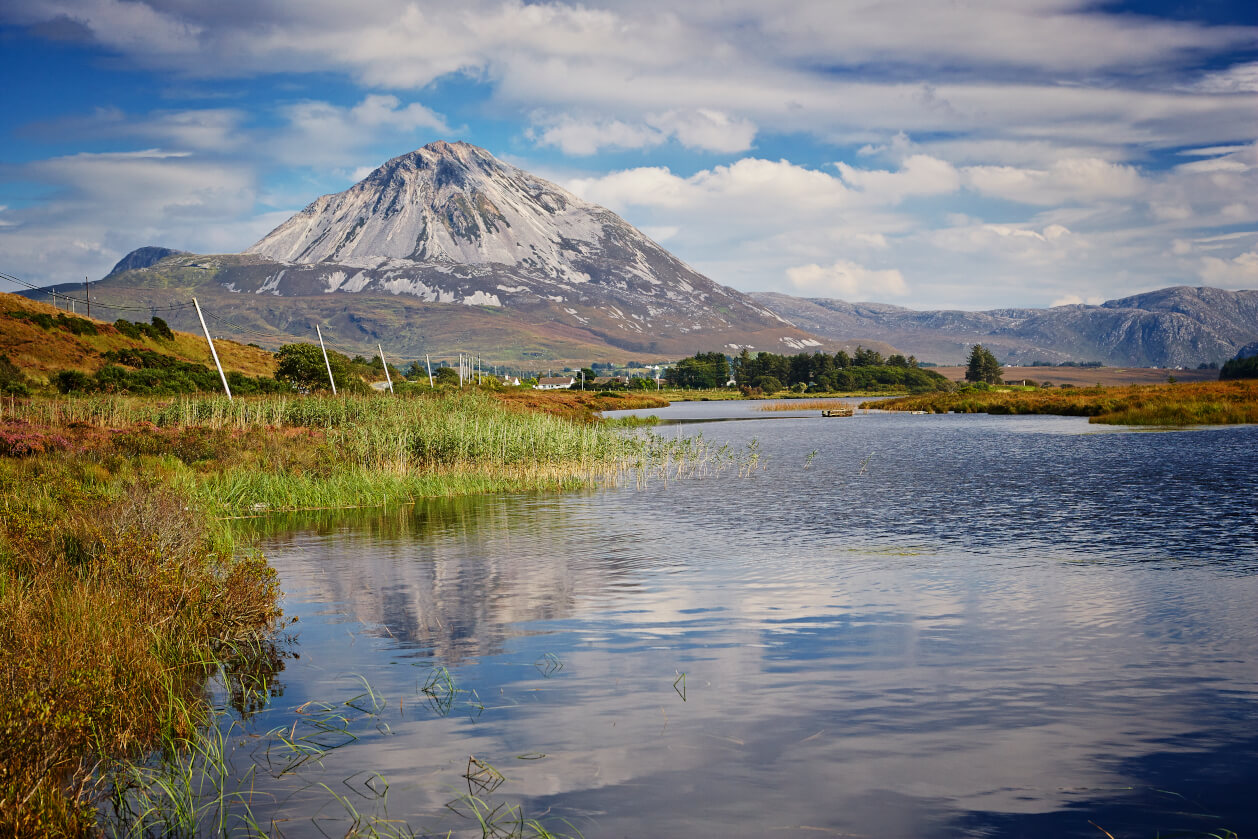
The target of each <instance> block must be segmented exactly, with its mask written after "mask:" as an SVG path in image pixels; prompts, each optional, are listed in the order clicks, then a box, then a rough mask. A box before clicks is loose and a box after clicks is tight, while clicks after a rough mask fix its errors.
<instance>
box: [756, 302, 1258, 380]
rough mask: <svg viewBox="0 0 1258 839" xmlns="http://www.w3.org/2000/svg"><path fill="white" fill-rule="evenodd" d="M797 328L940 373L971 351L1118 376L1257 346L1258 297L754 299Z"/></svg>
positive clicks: (1216, 358) (1188, 363) (1007, 360)
mask: <svg viewBox="0 0 1258 839" xmlns="http://www.w3.org/2000/svg"><path fill="white" fill-rule="evenodd" d="M751 296H752V297H753V298H754V299H756V300H757V301H759V303H760V304H761V305H763V306H765V307H766V308H770V309H773V310H774V311H776V312H778V313H779V314H781V315H783V316H784V317H786V318H787V319H788V320H790V321H791V322H792V323H794V324H795V325H796V326H798V327H800V328H802V329H806V330H808V331H810V332H814V333H816V334H817V335H820V336H823V337H832V336H835V335H843V336H845V337H847V338H848V339H850V340H857V341H859V340H862V339H863V340H866V341H874V340H878V341H886V342H890V343H892V344H894V345H895V346H897V347H899V348H900V349H901V350H902V351H903V352H906V353H913V354H914V355H916V356H918V357H919V358H922V359H925V360H929V361H935V362H938V363H943V364H948V363H954V364H955V363H961V362H963V361H964V360H965V358H966V356H967V354H968V352H969V348H970V347H971V346H973V345H974V344H980V343H981V344H983V346H985V347H987V348H988V349H990V350H992V352H994V353H995V354H996V355H997V357H999V358H1000V360H1001V361H1003V362H1005V363H1007V364H1029V363H1031V362H1033V361H1050V362H1062V361H1102V362H1104V363H1105V364H1107V365H1112V366H1117V367H1146V366H1158V367H1196V366H1197V365H1198V364H1200V363H1203V362H1222V361H1224V360H1226V359H1229V358H1232V357H1233V356H1234V355H1236V353H1237V351H1238V350H1239V349H1240V348H1241V347H1242V346H1244V345H1245V344H1248V343H1249V342H1251V341H1254V340H1255V339H1256V338H1258V291H1225V290H1223V289H1217V288H1204V287H1203V288H1194V287H1189V286H1176V287H1173V288H1164V289H1160V290H1158V291H1151V292H1148V293H1146V294H1138V295H1135V296H1132V297H1124V298H1122V299H1120V300H1110V301H1107V302H1105V303H1102V304H1101V305H1099V306H1086V305H1073V306H1054V307H1052V308H1049V309H993V310H991V311H985V312H964V311H955V310H946V311H915V310H912V309H904V308H901V307H899V306H889V305H886V304H882V303H846V302H844V301H842V300H831V299H825V298H807V299H805V298H799V297H790V296H788V295H784V294H753V295H751Z"/></svg>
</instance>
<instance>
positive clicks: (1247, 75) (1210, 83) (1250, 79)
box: [1195, 61, 1258, 93]
mask: <svg viewBox="0 0 1258 839" xmlns="http://www.w3.org/2000/svg"><path fill="white" fill-rule="evenodd" d="M1195 88H1196V89H1197V90H1199V91H1201V92H1202V93H1258V61H1255V62H1251V63H1249V64H1237V65H1236V66H1234V67H1229V68H1227V69H1226V70H1221V71H1219V72H1217V73H1210V74H1209V75H1207V76H1205V77H1204V78H1203V79H1201V81H1200V82H1198V83H1197V84H1196V85H1195Z"/></svg>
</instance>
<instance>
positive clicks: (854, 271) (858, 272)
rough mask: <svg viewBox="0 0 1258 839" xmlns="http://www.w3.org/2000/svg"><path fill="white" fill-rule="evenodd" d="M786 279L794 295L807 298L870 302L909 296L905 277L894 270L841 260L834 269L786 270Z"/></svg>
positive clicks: (798, 267) (807, 267)
mask: <svg viewBox="0 0 1258 839" xmlns="http://www.w3.org/2000/svg"><path fill="white" fill-rule="evenodd" d="M786 278H787V280H788V281H789V282H790V284H791V287H792V288H793V289H794V290H795V292H796V293H798V294H801V295H805V296H809V297H840V298H843V299H845V300H853V299H855V300H873V299H881V298H883V297H886V296H888V295H891V296H894V297H903V296H904V295H906V294H908V292H909V288H908V285H907V284H906V283H905V282H904V276H903V275H902V274H901V273H900V272H899V271H897V270H895V269H894V268H891V269H885V270H877V269H871V268H866V267H864V266H862V265H857V264H856V263H855V262H848V261H847V260H842V259H841V260H839V261H838V262H835V263H834V264H833V265H826V266H821V265H817V264H815V263H814V264H810V265H799V266H796V267H794V268H788V269H786Z"/></svg>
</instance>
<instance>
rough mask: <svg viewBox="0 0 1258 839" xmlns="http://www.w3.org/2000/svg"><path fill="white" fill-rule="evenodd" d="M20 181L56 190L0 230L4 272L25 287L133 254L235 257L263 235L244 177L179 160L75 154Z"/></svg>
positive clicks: (166, 155)
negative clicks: (163, 249) (155, 250)
mask: <svg viewBox="0 0 1258 839" xmlns="http://www.w3.org/2000/svg"><path fill="white" fill-rule="evenodd" d="M20 176H21V177H23V178H25V179H30V180H37V181H39V182H42V183H46V184H53V185H56V187H57V192H56V194H55V196H54V197H53V198H50V199H49V200H46V201H44V202H43V203H40V204H36V205H32V206H27V207H23V208H12V209H9V210H8V211H7V212H6V219H5V221H6V222H7V223H6V224H5V225H4V226H2V227H0V252H3V253H4V254H5V257H6V262H7V263H8V265H9V266H11V267H9V268H8V269H7V270H9V271H11V272H12V273H14V274H16V275H17V276H22V277H25V278H27V279H29V280H32V281H39V282H48V283H53V282H65V281H67V280H81V279H82V278H83V277H84V276H91V277H99V276H101V275H102V274H104V273H105V272H106V271H107V270H108V269H109V268H110V267H112V265H113V263H114V262H116V261H117V260H118V259H119V258H120V257H121V256H122V255H123V254H125V253H127V252H129V251H131V250H133V249H134V248H137V247H140V246H142V245H165V246H169V247H175V248H182V249H186V250H196V251H201V252H222V251H224V250H228V251H234V250H239V249H241V248H243V247H245V246H247V245H248V244H249V243H251V241H252V240H253V238H256V237H257V236H260V235H262V234H263V233H265V232H266V230H267V229H269V228H266V224H268V223H269V222H270V220H262V221H257V220H255V219H254V217H253V208H254V203H255V191H256V187H255V183H254V180H253V176H252V174H251V173H250V172H249V171H248V170H245V169H242V168H241V167H238V166H233V165H229V164H223V163H214V162H209V161H206V160H202V159H198V158H197V157H196V156H195V155H192V154H190V153H188V152H170V151H164V150H161V149H148V150H143V151H136V152H123V153H109V154H77V155H71V156H68V157H59V158H52V159H49V160H43V161H38V162H36V163H32V164H28V165H26V166H23V167H22V168H21V170H20ZM255 232H256V235H255ZM251 237H253V238H251Z"/></svg>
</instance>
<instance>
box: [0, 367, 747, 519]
mask: <svg viewBox="0 0 1258 839" xmlns="http://www.w3.org/2000/svg"><path fill="white" fill-rule="evenodd" d="M574 404H575V403H574ZM587 413H588V411H587ZM0 420H3V421H5V422H6V427H8V428H10V429H24V430H26V431H27V432H31V433H27V434H26V436H20V435H18V436H14V435H10V436H11V437H12V441H11V443H10V445H11V447H14V448H16V447H20V446H25V447H26V448H27V449H32V450H38V449H42V448H47V447H55V446H56V445H61V446H63V447H66V448H75V447H77V448H79V449H82V450H85V451H84V456H85V457H87V459H89V460H90V459H92V458H95V459H97V460H99V459H101V458H108V457H109V456H111V455H116V454H118V453H121V454H123V455H126V456H132V457H134V456H140V457H144V458H147V459H146V460H145V466H146V468H147V469H148V470H149V471H150V472H151V473H153V474H155V475H160V476H162V478H163V479H164V480H165V481H166V482H167V483H169V484H171V485H172V486H177V487H179V488H180V490H181V491H183V492H185V493H186V494H188V495H189V496H191V497H193V498H195V499H197V500H198V502H200V504H202V505H203V506H204V507H205V508H207V509H211V510H217V511H219V513H220V514H223V515H239V514H244V513H253V512H264V511H274V510H297V509H320V508H329V507H355V506H381V505H385V504H388V503H397V502H407V501H411V500H414V499H416V498H420V497H431V496H451V495H467V494H480V493H487V492H503V491H511V492H519V491H527V490H557V489H568V488H573V487H576V486H579V485H582V484H588V483H590V482H594V481H598V480H620V479H623V478H630V479H632V480H636V481H638V482H639V483H641V482H643V481H645V480H647V479H649V478H650V477H653V476H656V477H669V478H671V477H679V476H703V475H707V474H712V473H714V472H717V471H721V470H722V469H724V468H726V467H727V466H731V465H733V464H734V461H735V458H734V457H733V456H732V455H731V454H730V453H729V452H728V451H724V450H715V449H713V448H712V447H710V446H708V445H707V444H706V443H705V442H703V441H702V439H701V438H690V439H666V438H663V437H660V436H657V435H650V434H633V433H627V432H626V431H624V430H622V429H619V428H616V427H615V426H614V425H613V424H605V423H598V422H574V421H572V420H570V419H567V418H565V417H564V416H558V415H555V414H553V413H547V412H541V411H538V410H529V409H524V408H513V407H510V406H508V405H504V404H503V403H502V402H500V401H498V400H496V399H495V398H493V397H491V396H488V395H485V394H480V393H476V392H463V393H459V392H454V393H447V394H444V395H438V396H433V397H421V398H402V399H391V398H387V397H382V396H379V395H367V396H350V397H342V398H323V397H302V396H262V397H256V398H249V399H237V400H235V401H229V400H227V399H226V398H220V397H183V398H178V399H171V400H160V401H159V400H152V399H137V398H130V397H111V396H106V397H89V398H81V399H49V400H32V401H29V402H17V401H9V402H5V403H4V405H3V408H2V409H0ZM45 432H46V433H45ZM54 432H55V433H54ZM41 434H43V436H40V435H41ZM3 445H4V439H0V446H3Z"/></svg>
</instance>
